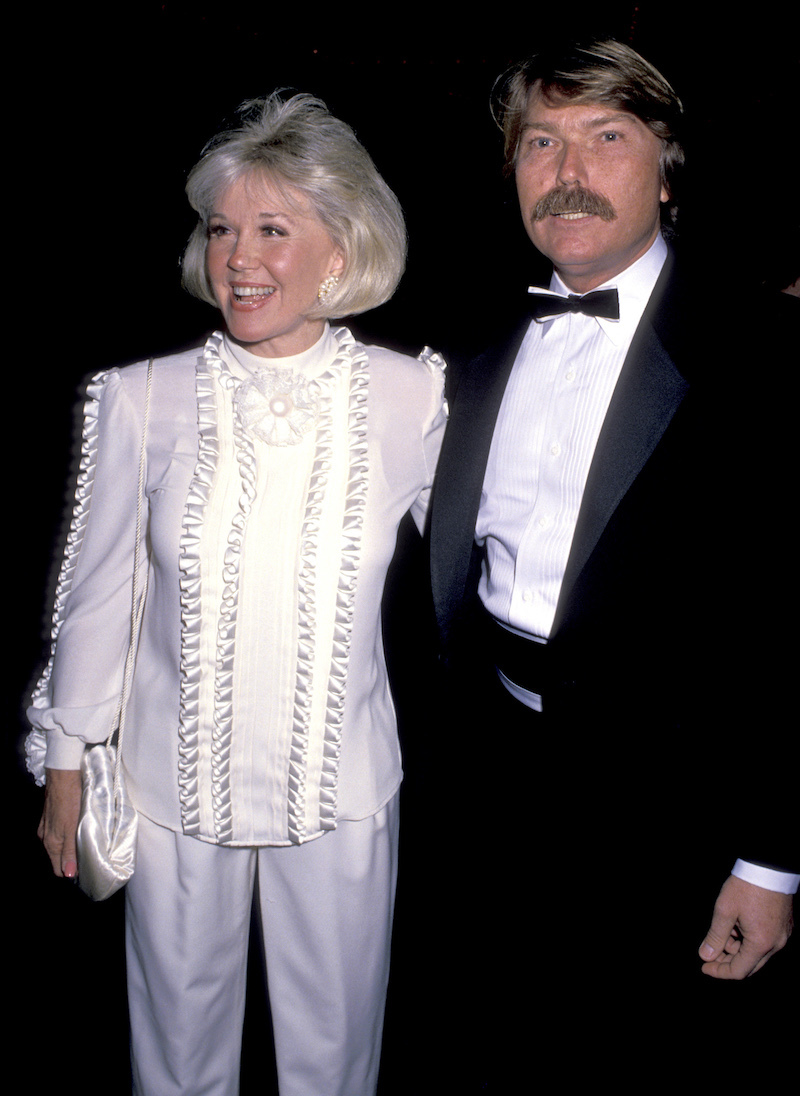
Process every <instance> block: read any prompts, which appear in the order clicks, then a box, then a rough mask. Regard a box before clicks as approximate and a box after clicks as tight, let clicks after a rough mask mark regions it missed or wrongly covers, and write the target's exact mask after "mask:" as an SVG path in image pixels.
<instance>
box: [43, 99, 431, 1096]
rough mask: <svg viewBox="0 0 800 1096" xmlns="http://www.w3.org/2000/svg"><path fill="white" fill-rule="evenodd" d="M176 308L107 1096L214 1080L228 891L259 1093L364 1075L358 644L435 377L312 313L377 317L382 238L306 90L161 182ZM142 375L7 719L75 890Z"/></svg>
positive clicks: (357, 1086) (112, 396)
mask: <svg viewBox="0 0 800 1096" xmlns="http://www.w3.org/2000/svg"><path fill="white" fill-rule="evenodd" d="M187 193H188V196H189V200H190V202H191V203H192V205H193V207H194V208H195V209H196V211H197V213H198V215H199V222H198V225H197V228H196V230H195V232H194V234H193V236H192V238H191V239H190V242H189V246H188V248H187V251H186V254H185V256H184V266H183V269H184V284H185V285H186V287H187V288H188V290H189V291H190V292H192V293H194V294H196V295H197V296H199V297H201V298H202V299H204V300H207V301H210V302H212V303H214V304H216V305H217V307H218V308H219V309H220V311H221V313H222V316H223V319H224V321H225V331H224V332H217V333H215V334H213V335H212V336H211V337H210V338H209V339H208V341H207V342H206V344H205V346H204V347H203V348H202V349H201V350H193V351H189V352H186V353H182V354H178V355H175V356H171V357H167V358H162V359H157V360H156V361H155V363H154V367H153V375H152V395H151V400H150V412H149V422H148V427H147V433H146V454H147V455H146V461H147V466H146V484H145V496H146V501H147V506H148V520H147V529H146V539H145V542H146V547H147V551H146V567H147V595H146V603H145V610H144V616H143V620H142V624H141V632H140V639H139V650H138V655H137V661H136V668H135V674H134V680H133V686H132V692H131V697H130V701H129V705H128V709H127V712H128V718H127V731H126V736H125V741H124V750H123V752H124V765H125V771H126V778H127V784H128V789H129V792H130V795H131V798H132V800H133V802H134V804H135V806H136V808H137V811H138V813H139V836H138V852H137V864H136V871H135V874H134V876H133V879H132V881H131V882H130V883H129V885H128V887H127V892H126V934H127V954H128V983H129V998H130V1008H131V1030H132V1056H133V1070H134V1087H135V1091H136V1092H137V1093H142V1094H145V1096H169V1094H171V1093H175V1094H177V1093H181V1094H184V1096H186V1094H191V1093H195V1092H201V1091H202V1092H204V1093H206V1092H207V1093H215V1094H223V1093H225V1094H227V1093H235V1092H236V1091H237V1087H238V1073H239V1054H240V1043H241V1026H242V1014H243V1009H244V981H245V964H246V947H247V939H248V931H249V924H250V909H251V901H252V898H253V894H254V892H255V896H256V898H257V899H258V902H259V906H260V913H261V923H262V927H263V935H264V946H265V951H266V957H267V969H268V992H269V998H270V1005H271V1011H272V1016H273V1027H274V1034H275V1044H276V1055H277V1063H278V1074H279V1083H280V1091H281V1096H333V1094H339V1093H341V1094H342V1096H345V1094H347V1096H353V1094H355V1093H358V1094H359V1096H360V1094H367V1093H370V1092H373V1091H374V1089H375V1086H376V1079H377V1069H378V1058H379V1050H380V1040H381V1029H382V1020H383V1007H384V999H385V992H386V984H387V978H388V956H389V938H390V932H391V921H392V907H393V896H394V885H395V878H396V849H397V802H396V800H397V791H398V787H399V784H400V779H401V770H400V758H399V749H398V742H397V733H396V725H395V716H394V710H393V706H392V701H391V697H390V694H389V689H388V683H387V675H386V666H385V660H384V654H383V647H382V639H381V629H380V600H381V594H382V590H383V585H384V580H385V576H386V571H387V567H388V564H389V561H390V559H391V556H392V553H393V549H394V544H395V536H396V531H397V526H398V523H399V521H400V519H401V518H402V516H403V514H404V513H405V512H406V511H408V510H409V508H411V509H412V510H413V511H414V512H415V514H416V516H417V517H418V518H420V517H421V514H422V512H423V510H424V504H425V497H426V493H427V491H428V489H429V487H430V484H431V480H432V475H433V468H434V465H435V460H436V456H437V453H438V447H439V443H440V438H441V433H442V430H443V426H444V412H443V399H442V388H443V384H442V370H441V367H440V365H439V364H438V363H437V362H435V361H433V360H432V357H431V355H430V354H427V356H426V360H425V361H423V362H420V361H415V360H413V359H410V358H406V357H404V356H402V355H399V354H396V353H393V352H391V351H388V350H384V349H380V348H375V347H369V348H366V347H364V346H361V345H359V344H358V343H357V342H355V340H354V339H353V338H352V336H351V335H350V333H349V332H348V331H347V330H346V329H344V328H339V329H332V328H331V327H330V326H329V325H328V318H329V317H332V316H340V315H350V314H353V313H358V312H361V311H364V310H366V309H368V308H372V307H375V306H376V305H378V304H380V303H381V302H383V301H385V300H386V299H388V297H390V296H391V294H392V292H393V291H394V289H395V287H396V285H397V282H398V280H399V278H400V275H401V272H402V268H403V264H404V257H405V229H404V225H403V220H402V214H401V212H400V209H399V206H398V204H397V201H396V199H395V197H394V195H393V194H392V193H391V191H390V190H389V189H388V187H387V186H386V185H385V183H384V182H383V180H382V179H381V178H380V176H379V175H378V174H377V172H376V170H375V168H374V165H373V164H372V161H371V160H370V158H369V157H368V155H367V153H366V152H365V151H364V149H363V148H362V147H361V145H360V144H359V143H358V142H357V140H356V138H355V136H354V134H353V132H352V131H351V130H350V129H349V128H348V127H347V126H346V125H344V124H343V123H342V122H340V121H338V120H337V119H335V118H333V117H332V116H331V115H330V114H329V113H328V112H327V110H326V109H325V107H324V105H323V104H322V103H321V102H319V101H318V100H316V99H313V98H311V97H309V96H304V95H297V96H294V97H292V98H290V99H288V100H286V101H282V100H281V98H280V97H278V96H275V95H274V96H272V97H270V98H268V99H266V100H263V101H258V102H254V103H249V104H245V106H244V107H243V108H242V118H241V124H240V125H239V126H238V127H237V128H236V129H234V130H232V131H229V132H226V133H223V134H221V135H220V136H219V137H218V138H216V139H215V140H214V141H213V142H212V143H211V145H210V146H209V147H208V148H207V149H206V150H205V152H204V154H203V156H202V158H201V159H200V161H199V163H198V164H197V165H196V166H195V168H194V169H193V170H192V172H191V174H190V176H189V181H188V184H187ZM146 373H147V366H146V363H140V364H138V365H133V366H130V367H128V368H126V369H123V370H111V371H109V372H107V373H103V374H100V375H99V376H98V377H96V378H95V379H94V380H93V382H92V383H91V385H90V388H89V400H88V403H87V408H86V418H85V424H84V453H83V461H82V466H81V468H82V471H81V475H80V477H79V483H78V490H77V498H76V506H75V514H74V519H73V526H72V531H71V535H70V538H69V543H68V548H67V554H66V558H65V563H64V565H63V568H62V572H61V581H60V584H59V590H58V596H57V604H56V612H55V629H54V635H55V640H54V648H53V657H52V659H51V662H50V665H49V666H48V669H47V671H46V672H45V674H44V676H43V678H42V680H41V682H40V683H39V685H38V687H37V689H36V691H35V693H34V697H33V702H32V706H31V708H30V712H29V714H30V718H31V722H32V723H33V725H34V727H35V731H34V732H33V733H32V735H31V737H30V741H29V764H30V766H31V768H32V769H33V771H34V772H35V773H36V775H37V776H38V777H39V778H40V779H41V778H42V776H43V774H44V772H45V771H46V797H45V809H44V814H43V818H42V823H41V825H40V836H42V839H43V841H44V844H45V846H46V848H47V850H48V852H49V854H50V857H51V860H52V863H53V867H54V870H55V873H56V874H57V875H67V876H69V875H73V876H74V875H75V873H76V870H78V869H77V868H76V864H75V853H74V832H75V824H76V819H77V814H78V802H79V795H80V782H79V774H78V773H77V770H78V768H79V764H80V756H81V753H82V751H83V749H84V744H85V743H90V742H97V741H101V740H103V739H104V738H105V737H106V735H107V733H108V727H109V725H110V722H111V720H112V717H113V711H114V708H115V705H116V703H117V699H118V697H119V693H120V688H121V681H122V669H123V663H124V659H125V653H126V648H127V637H126V630H127V628H128V622H129V613H130V587H131V572H132V567H133V553H134V540H135V535H134V534H135V528H136V522H135V516H136V515H135V512H136V498H137V483H136V479H137V463H138V456H137V454H138V451H139V446H140V443H141V436H142V427H143V408H144V401H145V386H146Z"/></svg>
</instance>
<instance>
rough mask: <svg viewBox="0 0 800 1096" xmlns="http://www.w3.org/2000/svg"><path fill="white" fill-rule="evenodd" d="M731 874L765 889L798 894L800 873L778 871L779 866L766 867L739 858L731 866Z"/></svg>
mask: <svg viewBox="0 0 800 1096" xmlns="http://www.w3.org/2000/svg"><path fill="white" fill-rule="evenodd" d="M731 875H735V876H736V878H737V879H743V880H744V881H745V883H753V884H754V885H755V886H756V887H763V888H764V890H771V891H778V892H779V893H780V894H796V893H797V890H798V887H800V875H793V874H792V872H790V871H778V869H777V868H765V867H762V865H761V864H751V863H750V861H749V860H737V861H736V863H735V864H734V865H733V867H732V868H731Z"/></svg>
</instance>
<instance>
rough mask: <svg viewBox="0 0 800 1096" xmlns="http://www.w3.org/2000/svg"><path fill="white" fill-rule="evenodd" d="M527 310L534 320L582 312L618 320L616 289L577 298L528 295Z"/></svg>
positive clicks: (544, 294)
mask: <svg viewBox="0 0 800 1096" xmlns="http://www.w3.org/2000/svg"><path fill="white" fill-rule="evenodd" d="M528 310H529V311H530V314H531V315H532V316H533V318H534V319H535V320H544V319H547V318H548V317H549V316H561V315H563V313H565V312H583V313H585V314H586V315H587V316H602V318H603V319H605V320H618V319H619V296H618V294H617V291H616V289H596V290H595V291H594V292H593V293H587V294H586V295H585V296H584V297H579V296H578V295H577V294H575V293H570V295H569V296H568V297H552V296H550V294H549V293H529V294H528Z"/></svg>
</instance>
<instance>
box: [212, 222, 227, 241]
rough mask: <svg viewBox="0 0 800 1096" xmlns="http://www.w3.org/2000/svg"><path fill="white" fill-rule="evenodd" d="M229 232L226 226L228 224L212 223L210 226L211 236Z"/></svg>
mask: <svg viewBox="0 0 800 1096" xmlns="http://www.w3.org/2000/svg"><path fill="white" fill-rule="evenodd" d="M227 232H228V228H227V227H226V225H214V224H211V225H209V226H208V235H209V238H212V237H219V236H224V235H225V234H226V233H227Z"/></svg>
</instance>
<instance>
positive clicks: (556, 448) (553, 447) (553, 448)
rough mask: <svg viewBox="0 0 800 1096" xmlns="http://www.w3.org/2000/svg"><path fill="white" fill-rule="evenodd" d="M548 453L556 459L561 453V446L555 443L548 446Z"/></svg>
mask: <svg viewBox="0 0 800 1096" xmlns="http://www.w3.org/2000/svg"><path fill="white" fill-rule="evenodd" d="M550 452H551V453H552V454H553V456H554V457H557V456H558V454H559V453H560V452H561V446H560V445H559V444H558V442H557V441H556V442H553V444H552V445H551V446H550Z"/></svg>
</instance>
